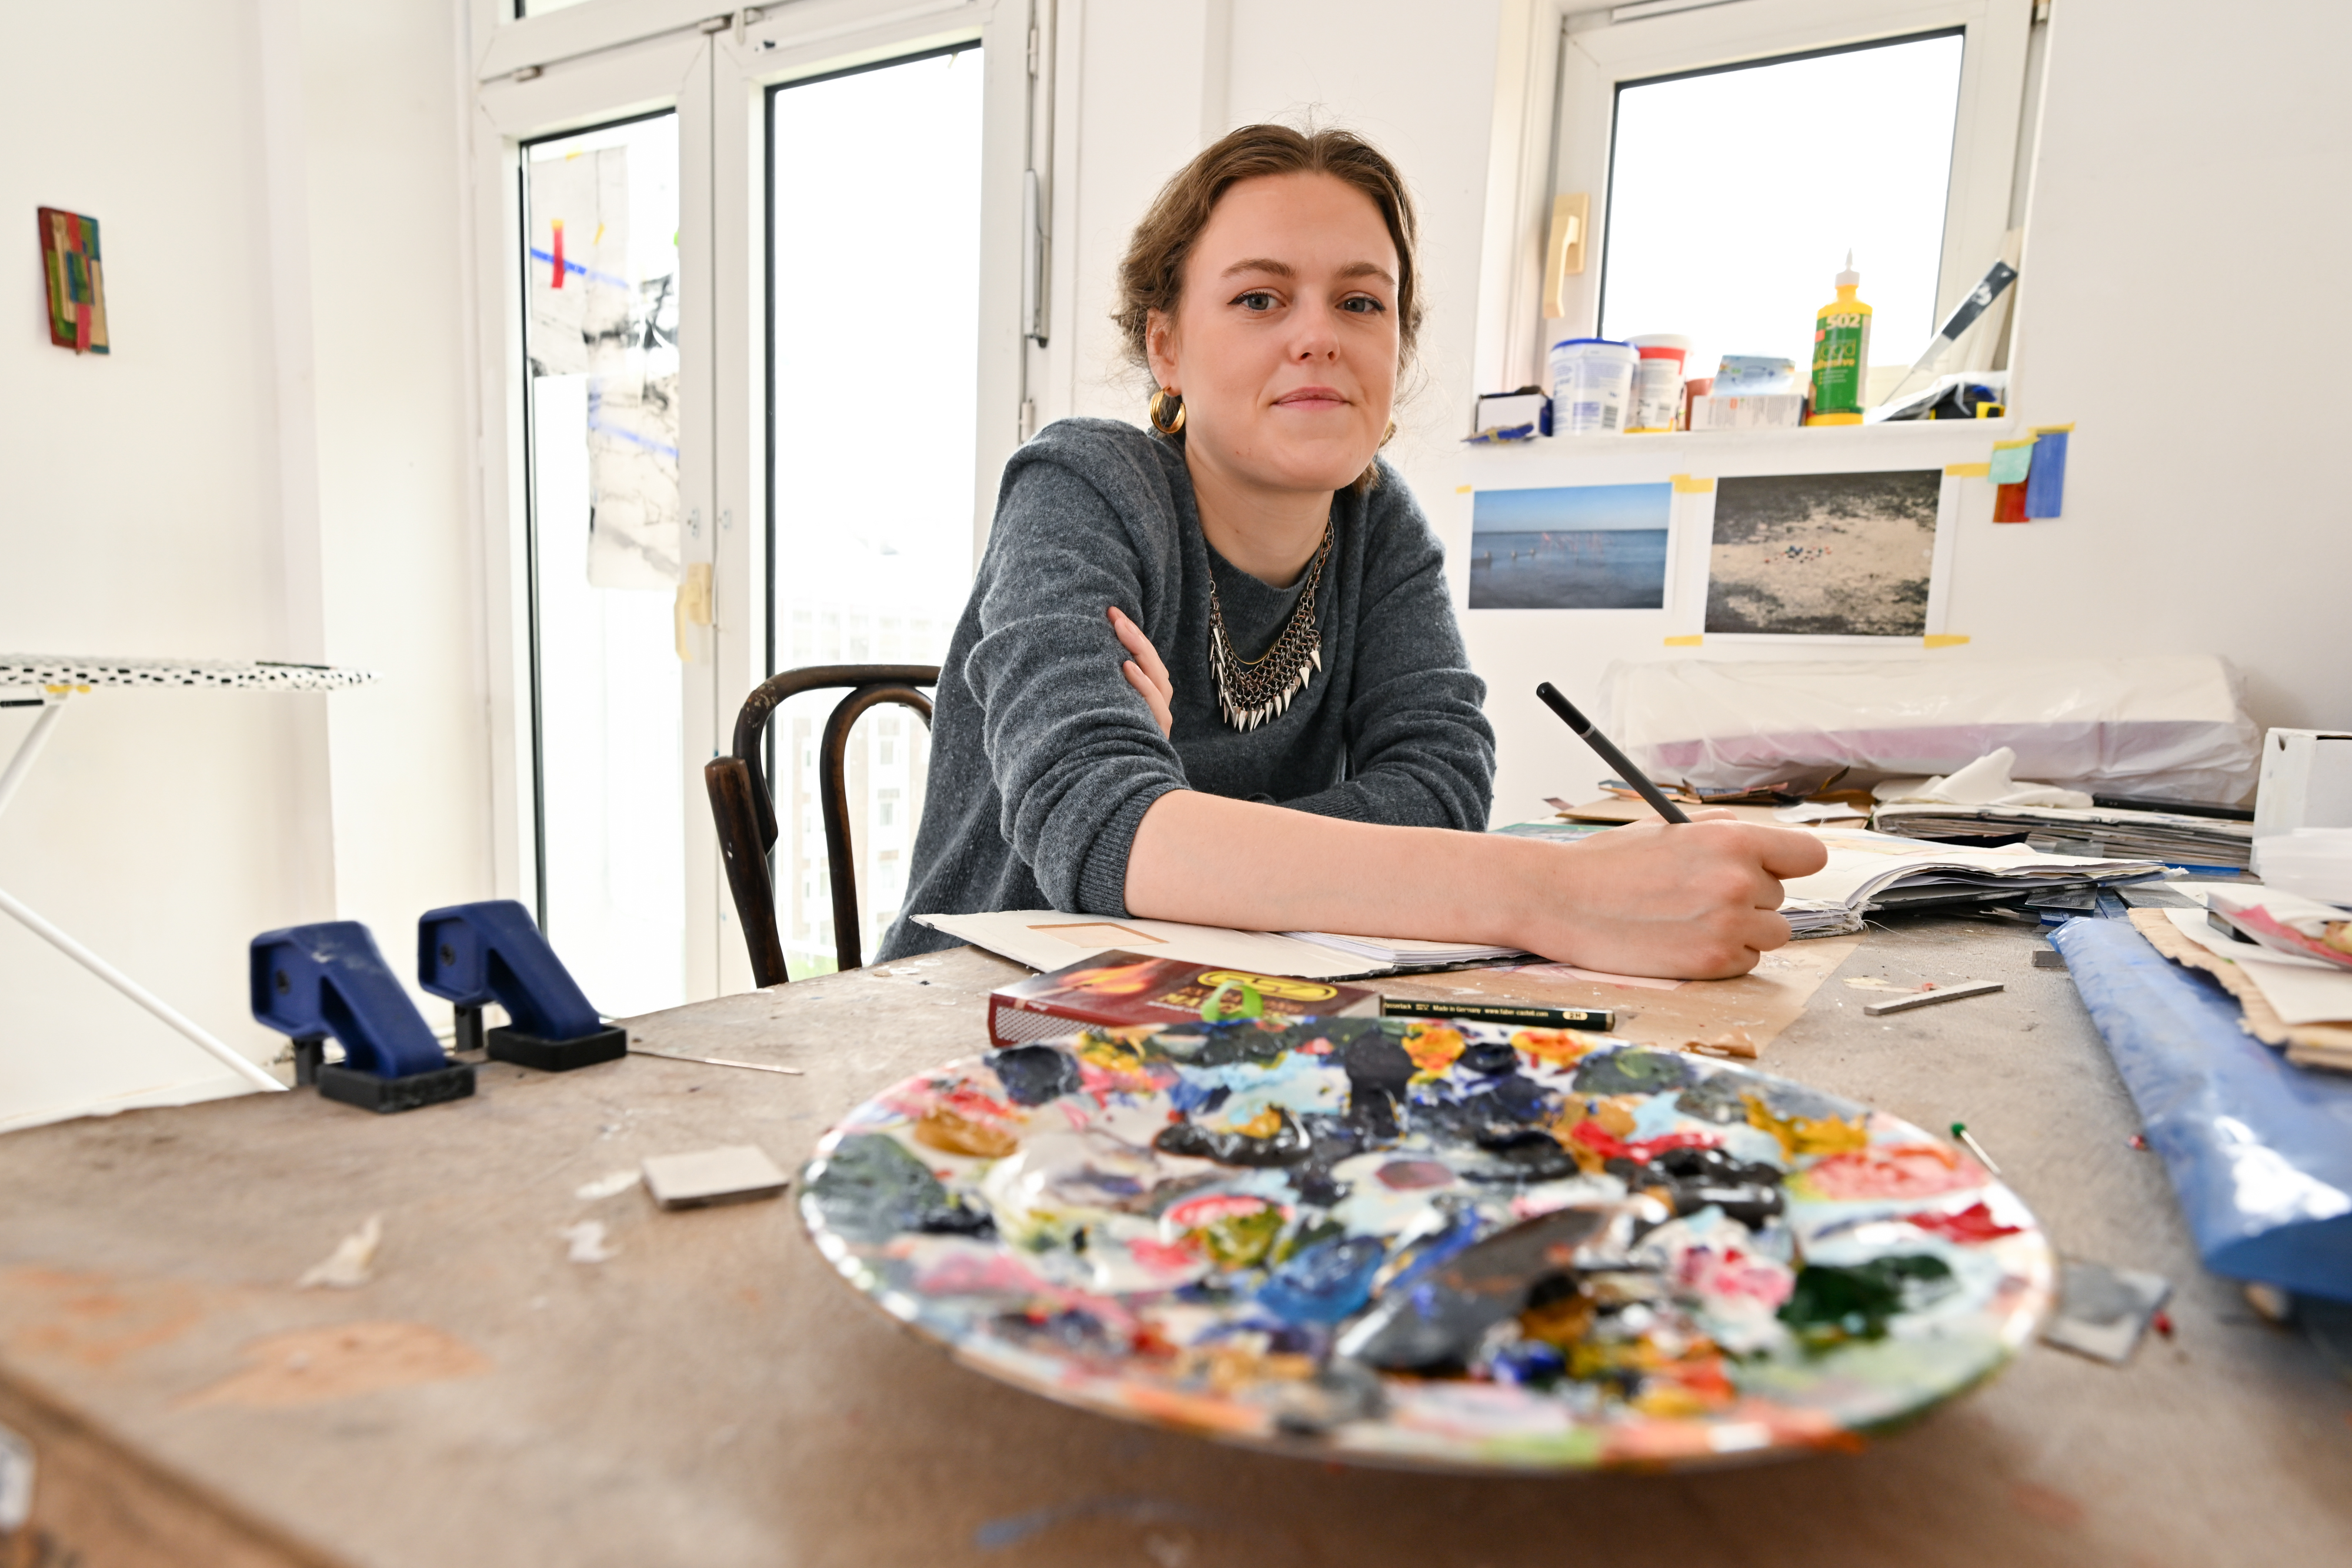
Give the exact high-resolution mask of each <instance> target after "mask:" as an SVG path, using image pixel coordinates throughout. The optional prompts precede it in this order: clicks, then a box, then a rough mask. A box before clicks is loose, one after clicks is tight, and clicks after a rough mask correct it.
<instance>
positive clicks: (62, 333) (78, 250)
mask: <svg viewBox="0 0 2352 1568" xmlns="http://www.w3.org/2000/svg"><path fill="white" fill-rule="evenodd" d="M40 216H41V270H42V271H43V273H45V274H46V275H47V279H48V283H49V342H53V343H55V344H57V345H58V347H59V348H61V349H71V350H73V352H74V353H78V354H79V353H91V354H102V353H109V352H110V351H109V349H108V347H107V341H106V281H105V278H104V275H103V273H102V271H101V269H100V266H99V259H98V220H97V219H96V218H94V217H84V216H81V215H80V214H79V213H69V212H59V211H58V209H57V208H55V207H43V208H41V209H40Z"/></svg>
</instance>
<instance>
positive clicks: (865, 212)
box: [472, 0, 1050, 1016]
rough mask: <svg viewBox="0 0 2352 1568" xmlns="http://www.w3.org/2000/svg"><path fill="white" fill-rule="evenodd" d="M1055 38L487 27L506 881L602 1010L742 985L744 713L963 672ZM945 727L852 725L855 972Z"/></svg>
mask: <svg viewBox="0 0 2352 1568" xmlns="http://www.w3.org/2000/svg"><path fill="white" fill-rule="evenodd" d="M1049 14H1050V8H1049V6H1048V5H1047V4H1046V0H1005V3H1003V4H997V5H992V6H991V7H987V8H983V9H975V8H974V7H971V6H970V5H965V4H961V3H960V0H918V3H917V4H916V5H912V6H909V5H908V4H907V3H906V0H830V3H829V4H828V5H825V6H823V7H814V8H813V7H807V6H772V7H767V8H765V9H764V10H751V9H746V10H742V11H738V12H736V13H733V14H732V15H731V17H730V18H729V19H727V20H726V21H725V22H723V23H722V22H719V21H716V20H714V19H712V18H706V17H702V16H693V15H689V14H688V13H685V12H681V11H679V10H678V8H677V6H676V5H674V4H672V3H671V0H596V4H594V5H577V6H570V7H563V6H559V5H554V4H552V3H551V0H550V3H542V0H529V3H528V4H526V5H523V6H522V8H521V10H520V12H519V13H518V14H517V15H516V16H512V17H508V16H490V15H488V14H487V13H485V12H482V11H480V10H477V12H476V14H475V21H476V45H477V51H478V52H477V56H476V65H475V70H476V74H477V84H476V88H475V105H476V108H477V110H478V119H477V121H476V123H477V124H478V126H479V127H480V129H479V130H478V132H476V133H475V134H474V136H473V149H472V150H473V155H474V158H475V169H476V178H475V181H474V189H475V195H476V203H477V205H476V209H475V210H476V215H477V224H476V227H477V231H478V237H479V238H478V247H477V250H476V257H477V261H478V268H477V272H476V278H477V282H478V298H479V312H480V313H479V317H478V321H479V323H480V326H479V342H480V344H481V350H482V363H483V379H482V382H481V384H480V391H481V422H482V427H483V452H484V458H483V511H484V519H485V525H486V526H485V536H486V540H487V541H488V543H487V548H486V552H485V562H484V569H485V575H486V587H487V615H486V628H485V629H486V634H487V639H488V649H489V660H488V664H489V688H490V689H489V692H488V701H489V705H490V710H491V714H492V721H493V735H494V749H493V753H492V754H493V770H494V773H493V776H494V778H495V780H496V782H497V787H498V800H497V811H496V814H495V816H494V817H493V824H494V832H495V834H496V835H497V840H496V842H497V845H498V848H499V867H500V871H499V890H500V891H501V892H502V893H504V894H507V895H509V896H511V897H515V898H519V899H520V900H523V901H524V902H525V903H527V904H533V905H535V907H536V909H537V910H538V912H539V914H540V916H541V921H542V922H543V924H544V926H545V929H546V931H547V933H548V936H549V939H550V940H551V942H553V944H554V946H555V949H556V951H557V952H559V953H561V954H562V956H563V958H564V960H565V962H566V963H568V964H570V965H571V967H572V970H573V972H574V973H576V974H577V975H578V977H579V979H580V981H581V984H582V985H583V988H584V989H585V990H586V991H587V993H588V995H589V997H590V999H591V1000H592V1001H593V1002H594V1003H595V1004H596V1005H597V1006H598V1007H599V1008H600V1009H602V1010H603V1011H604V1012H605V1013H606V1014H608V1015H613V1016H618V1015H624V1014H629V1013H635V1012H642V1011H646V1010H648V1009H651V1008H656V1007H660V1006H665V1005H673V1004H676V1003H679V1002H685V1001H691V1000H694V999H698V998H700V997H705V996H711V995H716V994H719V993H720V992H722V991H725V990H730V989H740V987H742V986H743V985H745V984H749V981H750V975H751V971H750V965H749V960H748V957H747V956H746V952H745V949H744V944H743V940H742V933H741V931H740V927H738V925H737V924H736V920H735V911H734V909H733V905H732V902H731V900H730V897H729V894H728V891H727V886H726V882H725V879H724V876H723V873H722V870H721V868H720V865H719V850H718V842H717V838H716V836H715V834H714V833H713V831H712V828H711V822H710V815H709V805H708V804H707V800H706V796H705V791H704V784H703V769H704V767H705V766H706V765H707V764H708V763H709V761H710V760H711V758H712V757H713V756H715V755H716V754H718V752H720V751H721V750H724V749H728V748H730V747H731V744H732V731H733V728H734V722H735V718H736V714H737V712H738V710H739V709H740V706H741V704H742V702H743V700H744V698H745V697H746V696H747V695H748V694H749V693H750V691H751V689H752V688H754V687H755V686H757V685H758V683H759V682H760V681H761V679H764V678H765V677H766V676H767V675H768V674H769V673H770V672H771V671H772V670H775V669H778V668H789V667H791V666H793V665H796V664H805V663H812V662H820V661H822V662H859V663H869V662H894V663H896V662H905V663H923V664H930V663H937V662H938V661H939V659H940V656H941V655H942V654H943V653H944V651H945V649H946V644H947V637H948V634H949V631H950V628H951V626H953V624H954V620H955V616H956V613H957V611H958V609H959V608H960V607H961V604H962V601H963V596H964V593H965V589H966V586H967V584H969V582H970V580H971V563H972V559H973V542H974V539H975V537H976V534H977V529H976V526H975V521H976V515H977V517H979V518H984V517H985V515H986V513H985V505H984V501H985V499H986V495H992V493H993V488H994V473H995V469H996V468H997V466H998V465H999V464H1000V463H1001V462H1002V460H1003V455H1004V454H1005V453H1006V452H1008V451H1009V450H1010V449H1011V446H1012V444H1013V440H1014V439H1016V437H1015V430H1016V426H1018V424H1019V420H1018V417H1017V416H1018V411H1019V408H1020V405H1021V397H1022V392H1023V385H1024V384H1023V381H1022V377H1023V374H1024V368H1023V366H1024V361H1023V358H1022V355H1023V353H1024V339H1023V335H1022V329H1021V327H1020V326H1019V324H1018V315H1019V310H1020V308H1021V300H1022V283H1021V279H1022V267H1023V265H1024V252H1023V251H1022V249H1021V248H1020V246H1019V233H1020V223H1021V216H1020V215H1021V212H1022V188H1023V169H1024V160H1025V159H1027V158H1028V157H1029V156H1031V154H1032V149H1031V147H1030V145H1029V141H1030V139H1029V137H1028V136H1027V134H1026V133H1025V132H1024V122H1025V121H1026V119H1027V118H1028V116H1029V115H1030V113H1031V110H1033V109H1034V105H1035V103H1036V102H1037V101H1038V100H1039V95H1040V91H1041V89H1039V88H1038V86H1037V82H1038V80H1039V78H1038V75H1037V72H1038V70H1039V68H1040V62H1041V61H1043V60H1044V59H1045V58H1047V56H1048V55H1049V54H1050V49H1046V48H1043V47H1035V40H1034V38H1032V37H1031V34H1032V32H1033V29H1034V28H1036V27H1037V26H1039V25H1040V23H1041V19H1043V18H1045V17H1046V16H1049ZM681 17H683V18H684V19H683V20H681ZM999 39H1004V40H1006V41H1005V42H1003V43H1002V44H999V43H998V42H996V40H999ZM1024 40H1028V41H1030V42H1031V44H1032V46H1033V47H1029V48H1028V49H1026V50H1025V51H1024V47H1023V46H1024ZM983 42H986V43H988V44H989V46H990V47H986V48H985V49H983V48H982V47H981V45H982V43H983ZM1024 55H1025V59H1026V64H1025V66H1024ZM845 67H854V68H845ZM1039 145H1040V146H1042V145H1043V143H1039ZM1038 155H1039V156H1042V153H1040V154H1038ZM983 173H984V181H983ZM983 183H985V184H986V188H987V192H988V195H987V199H986V201H985V202H983V200H982V185H983ZM982 470H986V479H984V480H983V479H982ZM983 492H985V493H983ZM829 706H830V700H812V701H811V702H810V703H808V704H806V705H805V708H806V711H804V710H803V708H797V707H796V708H794V709H793V710H790V711H789V712H787V713H786V714H785V715H783V716H782V719H781V721H779V722H778V723H777V724H776V725H775V726H774V727H773V729H772V731H771V733H772V737H773V740H774V743H775V744H776V746H777V747H778V748H779V749H778V751H777V752H776V754H775V756H774V758H773V759H772V765H773V766H774V768H775V773H774V774H773V775H772V776H773V777H774V778H775V780H776V784H777V795H778V799H777V806H778V815H779V816H780V817H781V818H782V826H783V830H784V831H783V837H782V842H781V843H780V844H779V846H778V850H777V858H776V866H775V869H776V872H777V876H776V888H777V894H778V903H779V906H780V909H779V913H780V915H781V916H782V923H783V925H784V927H785V930H786V933H787V942H788V945H789V947H790V949H791V951H792V953H793V963H794V972H795V973H809V972H811V971H812V970H814V969H818V968H823V967H829V966H830V965H831V963H832V961H833V951H834V950H833V943H832V933H831V930H830V921H831V902H830V889H828V888H827V887H826V886H825V881H824V878H825V871H824V867H825V857H824V844H823V830H822V827H821V826H820V825H819V824H818V823H817V820H816V813H815V809H814V799H815V796H814V779H815V775H814V761H815V758H814V752H815V746H816V743H817V739H818V736H819V735H820V733H821V731H822V728H823V719H822V714H823V712H824V711H825V710H828V709H829ZM927 740H928V735H927V732H926V731H924V730H923V728H922V726H921V724H920V721H918V720H917V719H916V718H915V717H914V715H912V714H911V713H908V712H906V711H904V710H882V711H879V712H877V713H874V714H871V715H869V716H868V717H867V719H866V721H864V722H862V723H861V724H860V725H859V727H858V730H857V732H856V735H855V737H854V738H853V745H852V748H851V755H850V766H849V773H850V790H851V795H852V805H853V815H854V817H855V821H854V823H853V835H854V838H855V848H856V856H857V860H858V865H859V889H860V891H861V893H863V894H864V895H865V902H866V911H865V913H864V915H863V916H862V918H861V924H862V925H863V926H864V927H865V935H866V939H867V940H866V952H869V953H870V952H872V951H873V945H872V943H873V938H874V937H876V936H877V935H878V934H879V931H880V930H881V928H882V926H883V925H885V924H887V921H889V920H890V919H892V918H894V916H895V914H896V912H897V908H898V899H899V897H900V895H901V889H903V887H904V884H905V877H906V857H907V855H908V851H909V850H910V849H911V847H912V845H913V834H914V825H915V823H916V821H917V819H918V817H919V815H920V812H921V810H922V804H923V795H922V790H923V784H922V780H923V774H924V771H925V766H926V763H928V760H929V759H928V754H927V753H928V746H927Z"/></svg>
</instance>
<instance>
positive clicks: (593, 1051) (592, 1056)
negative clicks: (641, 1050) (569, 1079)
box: [488, 1027, 629, 1072]
mask: <svg viewBox="0 0 2352 1568" xmlns="http://www.w3.org/2000/svg"><path fill="white" fill-rule="evenodd" d="M488 1051H489V1057H490V1060H492V1061H494V1062H512V1063H514V1064H515V1066H517V1067H525V1068H537V1069H538V1070H539V1071H541V1072H570V1071H571V1070H572V1068H588V1067H594V1066H595V1065H596V1064H597V1063H598V1062H616V1061H619V1060H620V1059H621V1058H623V1057H625V1056H627V1055H628V1054H629V1031H628V1030H626V1029H599V1030H597V1031H596V1032H595V1033H594V1034H593V1035H582V1036H581V1037H579V1038H577V1039H572V1040H542V1039H541V1038H540V1037H538V1036H537V1035H526V1034H524V1033H523V1032H522V1031H521V1030H520V1029H516V1028H512V1027H508V1028H500V1029H492V1030H491V1031H490V1032H489V1041H488Z"/></svg>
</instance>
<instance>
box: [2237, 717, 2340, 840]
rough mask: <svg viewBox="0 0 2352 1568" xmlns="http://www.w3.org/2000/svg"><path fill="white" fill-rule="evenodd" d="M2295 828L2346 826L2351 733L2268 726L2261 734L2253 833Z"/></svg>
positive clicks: (2292, 829)
mask: <svg viewBox="0 0 2352 1568" xmlns="http://www.w3.org/2000/svg"><path fill="white" fill-rule="evenodd" d="M2298 827H2352V733H2347V731H2342V730H2273V731H2270V732H2269V733H2268V734H2266V735H2264V736H2263V772H2262V781H2261V783H2259V784H2256V785H2255V794H2254V837H2257V838H2263V837H2268V836H2269V835H2271V834H2273V833H2293V832H2294V830H2295V829H2296V828H2298Z"/></svg>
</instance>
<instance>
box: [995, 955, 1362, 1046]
mask: <svg viewBox="0 0 2352 1568" xmlns="http://www.w3.org/2000/svg"><path fill="white" fill-rule="evenodd" d="M1380 1015H1381V998H1380V994H1379V993H1377V992H1373V991H1367V990H1365V989H1363V988H1362V987H1360V986H1355V985H1334V984H1330V983H1328V982H1327V981H1321V980H1295V979H1292V978H1290V977H1288V976H1286V975H1280V974H1252V973H1245V972H1244V971H1242V970H1238V969H1220V968H1217V967H1215V966H1214V965H1210V964H1199V963H1177V962H1176V961H1175V960H1173V959H1168V958H1146V957H1144V956H1143V955H1142V954H1140V953H1134V952H1103V953H1097V954H1096V955H1095V956H1094V957H1092V958H1088V959H1086V960H1084V961H1082V962H1080V963H1073V964H1070V965H1069V966H1067V967H1066V968H1063V969H1056V970H1055V971H1054V972H1053V973H1050V974H1038V975H1033V976H1031V977H1030V978H1029V979H1027V980H1022V981H1016V982H1015V983H1013V984H1011V985H1006V986H1003V987H1000V988H999V989H998V990H996V991H994V992H992V993H991V994H990V995H989V998H988V1036H989V1038H990V1039H992V1040H993V1041H994V1042H995V1043H996V1044H998V1045H1000V1046H1017V1045H1021V1044H1024V1042H1026V1041H1030V1040H1042V1039H1048V1038H1051V1037H1054V1036H1056V1035H1068V1034H1075V1033H1076V1031H1077V1029H1078V1028H1079V1027H1081V1026H1087V1025H1094V1026H1098V1027H1102V1028H1110V1029H1124V1028H1131V1027H1133V1026H1137V1025H1141V1024H1177V1023H1184V1022H1187V1021H1191V1022H1195V1023H1198V1022H1208V1023H1221V1022H1223V1021H1224V1020H1226V1019H1231V1018H1267V1019H1273V1020H1276V1021H1280V1022H1289V1021H1292V1020H1295V1019H1299V1018H1338V1017H1348V1018H1377V1017H1379V1016H1380Z"/></svg>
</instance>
